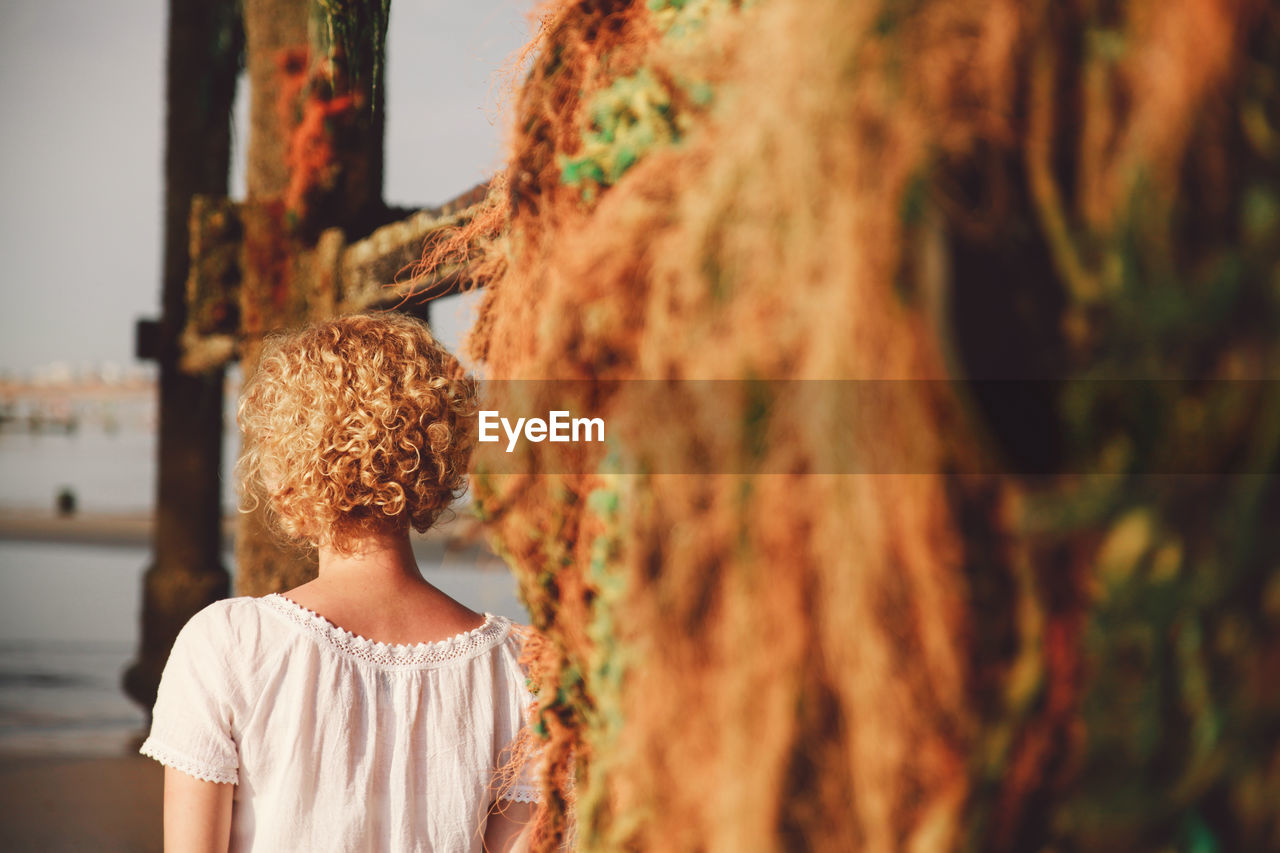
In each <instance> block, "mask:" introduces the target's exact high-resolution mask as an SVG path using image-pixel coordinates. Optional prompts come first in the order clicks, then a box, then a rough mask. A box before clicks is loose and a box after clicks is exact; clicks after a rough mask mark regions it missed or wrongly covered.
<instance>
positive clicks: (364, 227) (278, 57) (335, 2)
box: [236, 0, 389, 595]
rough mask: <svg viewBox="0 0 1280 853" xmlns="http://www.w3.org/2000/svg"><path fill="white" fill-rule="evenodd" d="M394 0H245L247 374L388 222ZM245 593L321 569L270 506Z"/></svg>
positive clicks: (240, 541)
mask: <svg viewBox="0 0 1280 853" xmlns="http://www.w3.org/2000/svg"><path fill="white" fill-rule="evenodd" d="M388 11H389V3H388V2H387V0H371V1H370V0H345V2H344V0H315V2H308V0H246V2H245V6H244V14H245V31H246V38H247V45H248V47H247V65H248V72H249V82H250V89H251V97H252V100H251V105H250V139H249V164H248V170H247V175H246V183H247V190H248V195H247V198H246V200H245V203H244V204H243V205H242V206H241V219H242V222H243V229H244V233H243V243H242V247H241V268H242V276H243V277H242V281H241V286H240V294H239V301H240V328H239V330H238V332H239V336H240V342H241V347H240V357H241V364H242V366H243V369H244V372H245V376H246V378H247V377H248V376H250V375H252V373H253V370H254V366H255V365H256V363H257V360H258V357H259V354H260V350H261V342H262V339H263V337H264V336H266V335H268V334H270V333H271V332H272V331H273V330H276V329H281V328H287V327H290V326H296V325H298V324H300V323H303V322H305V321H307V320H309V319H313V318H319V317H324V316H328V315H330V314H331V313H332V312H333V311H334V308H335V305H336V304H337V302H338V300H339V296H340V294H338V293H336V292H335V290H336V286H337V285H336V282H337V277H336V276H335V275H334V274H333V270H332V267H333V266H334V263H335V259H336V258H337V257H338V256H339V254H340V252H341V249H342V247H343V245H344V243H345V242H348V241H351V240H355V239H358V238H360V237H363V236H365V235H366V234H368V233H369V232H370V231H372V230H373V229H374V228H376V227H377V226H379V225H381V224H384V223H385V222H386V221H387V219H388V216H387V211H386V207H385V205H384V204H383V202H382V171H383V170H382V162H383V161H382V133H383V115H384V113H383V110H382V106H381V103H382V100H383V85H382V82H381V77H382V61H383V53H384V51H383V45H384V43H385V38H386V29H387V15H388ZM236 564H237V577H236V586H237V591H239V592H241V593H243V594H249V595H255V594H263V593H266V592H271V591H274V590H279V589H284V588H288V587H289V586H293V585H296V584H298V583H301V582H303V581H305V580H307V579H308V578H309V577H311V576H313V575H314V572H315V559H314V556H312V555H308V554H304V553H301V552H299V551H297V550H294V549H289V548H283V547H280V546H279V545H277V544H275V540H274V536H273V534H272V533H271V532H270V530H269V522H268V519H267V518H266V516H265V514H264V511H263V509H262V508H258V509H256V510H255V511H253V512H250V513H247V514H245V515H243V516H242V517H241V520H240V528H239V532H238V535H237V537H236Z"/></svg>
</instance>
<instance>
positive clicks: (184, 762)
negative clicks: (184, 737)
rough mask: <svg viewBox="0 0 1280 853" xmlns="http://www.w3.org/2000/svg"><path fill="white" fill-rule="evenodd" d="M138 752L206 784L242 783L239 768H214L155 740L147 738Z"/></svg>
mask: <svg viewBox="0 0 1280 853" xmlns="http://www.w3.org/2000/svg"><path fill="white" fill-rule="evenodd" d="M138 752H140V753H142V754H143V755H145V756H147V757H148V758H154V759H155V760H156V761H159V762H160V763H161V764H163V765H164V766H165V767H172V768H173V769H174V770H181V771H182V772H183V773H186V774H187V775H188V776H194V777H196V778H197V779H203V780H204V781H206V782H219V783H222V784H229V785H237V784H239V783H240V772H239V770H238V769H237V768H232V769H230V770H227V769H225V768H221V767H214V766H213V765H212V764H209V763H207V762H204V761H196V760H195V759H194V758H189V757H187V756H185V755H183V754H182V753H181V752H178V751H177V750H176V749H172V748H171V747H168V746H165V745H164V744H162V743H160V742H158V741H157V740H156V739H155V738H153V737H149V738H147V739H146V740H145V741H144V742H143V744H142V748H141V749H139V750H138Z"/></svg>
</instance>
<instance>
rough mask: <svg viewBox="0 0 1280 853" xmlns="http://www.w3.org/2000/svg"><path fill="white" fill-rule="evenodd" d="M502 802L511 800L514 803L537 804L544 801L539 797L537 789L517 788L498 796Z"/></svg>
mask: <svg viewBox="0 0 1280 853" xmlns="http://www.w3.org/2000/svg"><path fill="white" fill-rule="evenodd" d="M498 799H500V800H510V801H511V802H513V803H537V802H541V801H542V797H540V796H539V795H538V791H537V789H536V788H524V787H516V788H512V789H511V790H510V791H503V792H502V793H501V794H499V795H498Z"/></svg>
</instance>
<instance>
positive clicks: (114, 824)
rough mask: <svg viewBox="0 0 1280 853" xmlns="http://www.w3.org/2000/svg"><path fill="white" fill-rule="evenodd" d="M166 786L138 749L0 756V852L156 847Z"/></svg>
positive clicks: (131, 850) (160, 773)
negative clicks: (129, 752)
mask: <svg viewBox="0 0 1280 853" xmlns="http://www.w3.org/2000/svg"><path fill="white" fill-rule="evenodd" d="M163 791H164V768H162V767H161V766H160V765H159V764H158V763H156V762H155V761H152V760H151V759H149V758H144V757H142V756H140V755H139V756H119V757H108V758H100V757H99V758H77V757H68V756H56V757H55V756H22V755H3V754H0V850H24V851H25V850H31V851H35V850H41V851H51V853H58V852H59V851H83V850H100V851H111V853H115V851H122V853H123V851H128V853H135V851H151V850H156V851H158V850H160V849H161V847H162V822H161V820H162V819H161V802H162V796H163Z"/></svg>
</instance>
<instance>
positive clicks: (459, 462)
mask: <svg viewBox="0 0 1280 853" xmlns="http://www.w3.org/2000/svg"><path fill="white" fill-rule="evenodd" d="M476 409H477V403H476V384H475V381H474V380H473V379H471V378H470V377H468V376H467V375H466V374H465V373H464V371H463V370H462V367H461V366H460V365H459V364H458V361H457V359H455V358H454V357H453V356H452V355H450V354H449V352H448V351H447V350H445V349H444V347H442V346H441V345H440V344H439V343H437V342H436V340H435V338H433V337H432V335H431V332H430V331H428V330H427V327H426V326H425V325H424V324H422V323H420V322H418V321H417V320H414V319H412V318H409V317H405V316H403V315H400V314H391V313H387V314H377V315H352V316H348V317H340V318H338V319H336V320H331V321H328V322H325V323H320V324H317V325H315V326H312V327H311V328H308V329H304V330H302V331H300V332H295V333H293V334H288V335H283V336H279V337H276V338H273V339H271V340H269V341H268V342H267V343H266V345H265V347H264V349H263V353H262V359H261V361H260V363H259V365H258V369H257V371H256V372H255V373H254V374H253V376H252V377H251V378H250V379H249V380H248V381H247V382H246V383H245V387H244V391H243V393H242V394H241V398H240V408H239V413H238V421H239V424H240V430H241V433H242V437H243V447H244V450H243V453H242V455H241V457H240V461H239V464H238V465H237V469H238V473H239V476H240V487H241V492H242V495H244V497H245V498H246V499H248V501H249V502H250V503H251V504H252V503H255V502H259V501H261V502H264V503H265V504H266V506H267V507H268V508H269V510H270V512H271V513H272V514H273V515H274V517H275V521H276V524H277V526H278V527H279V528H280V530H281V531H282V532H283V533H284V534H285V535H287V536H289V537H290V538H292V539H295V540H300V541H304V542H308V543H310V544H311V545H321V544H325V545H329V546H331V547H333V548H335V549H337V550H339V551H342V552H350V551H352V550H353V549H354V546H355V545H356V544H357V542H358V540H359V539H360V538H362V537H364V536H367V535H369V534H372V533H381V532H386V531H391V530H396V529H400V528H404V527H406V526H408V525H412V526H413V527H414V529H416V530H418V531H419V532H422V531H425V530H426V529H427V528H429V527H430V526H431V525H432V524H433V523H435V521H436V519H437V518H438V517H439V516H440V514H441V513H442V512H444V511H445V510H446V509H447V508H448V506H449V504H450V503H452V502H453V500H454V499H455V498H457V497H458V496H459V495H461V494H462V492H463V491H464V490H465V485H466V474H467V465H468V463H469V461H470V458H471V451H472V448H473V446H474V443H475V436H474V416H475V413H476Z"/></svg>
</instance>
